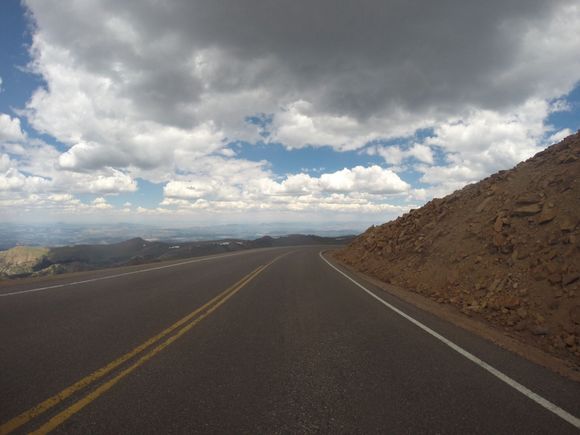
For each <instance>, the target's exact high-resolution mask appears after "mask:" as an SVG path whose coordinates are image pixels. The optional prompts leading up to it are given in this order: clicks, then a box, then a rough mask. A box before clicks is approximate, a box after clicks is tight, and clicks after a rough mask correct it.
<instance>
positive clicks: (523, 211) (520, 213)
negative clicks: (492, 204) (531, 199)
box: [512, 204, 542, 217]
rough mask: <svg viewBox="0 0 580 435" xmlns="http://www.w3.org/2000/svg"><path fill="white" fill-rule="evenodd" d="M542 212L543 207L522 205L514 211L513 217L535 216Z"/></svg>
mask: <svg viewBox="0 0 580 435" xmlns="http://www.w3.org/2000/svg"><path fill="white" fill-rule="evenodd" d="M541 211H542V206H541V205H540V204H528V205H521V206H519V207H516V208H514V209H513V211H512V216H515V217H525V216H533V215H535V214H538V213H539V212H541Z"/></svg>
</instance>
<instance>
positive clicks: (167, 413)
mask: <svg viewBox="0 0 580 435" xmlns="http://www.w3.org/2000/svg"><path fill="white" fill-rule="evenodd" d="M322 249H325V248H322V247H318V248H317V247H307V248H280V249H267V250H255V251H247V252H243V253H240V254H234V255H224V256H216V257H211V258H202V259H195V260H190V261H186V262H181V263H179V262H174V263H170V264H154V265H145V266H139V267H132V268H125V269H111V270H105V271H99V272H92V273H88V274H87V273H85V274H80V275H79V274H74V275H66V276H60V277H56V278H54V277H53V278H50V279H36V280H22V281H19V282H17V283H10V284H3V285H0V424H1V426H0V433H46V432H50V431H54V433H76V434H92V433H95V434H97V433H98V434H124V433H138V434H148V433H155V434H158V433H225V434H234V433H252V434H254V433H267V434H277V433H284V434H285V433H288V434H299V433H332V434H334V433H361V434H373V433H389V434H390V433H393V434H401V433H411V434H415V433H450V434H451V433H457V434H471V433H483V434H503V433H506V434H515V433H521V434H533V433H539V434H547V433H550V434H556V433H579V432H580V429H579V426H578V425H579V423H578V419H577V417H578V416H579V415H580V387H579V385H578V384H577V383H574V382H573V381H569V380H566V379H564V378H562V377H560V376H558V375H556V374H554V373H552V372H550V371H548V370H546V369H543V368H541V367H539V366H536V365H534V364H532V363H530V362H528V361H526V360H523V359H521V358H519V357H517V356H516V355H514V354H511V353H509V352H507V351H504V350H502V349H500V348H498V347H497V346H495V345H493V344H491V343H489V342H487V341H485V340H483V339H480V338H478V337H476V336H474V335H473V334H471V333H468V332H466V331H464V330H462V329H460V328H457V327H455V326H453V325H451V324H449V323H447V322H445V321H443V320H440V319H438V318H436V317H434V316H432V315H430V314H428V313H425V312H423V311H421V310H419V309H417V308H415V307H413V306H410V305H408V304H406V303H404V302H402V301H400V300H398V299H397V298H395V297H393V296H390V295H389V294H387V293H385V292H383V291H381V290H378V289H376V288H374V287H373V286H372V285H370V284H368V283H365V282H363V281H360V280H359V279H357V281H358V282H359V283H360V284H362V285H363V286H364V287H365V288H366V289H367V290H368V291H369V292H370V293H368V292H367V291H365V290H364V289H363V288H361V287H360V286H359V285H357V284H356V283H354V282H353V281H351V280H349V279H348V278H347V277H345V276H344V275H343V274H341V273H340V272H339V271H337V270H335V269H334V268H333V267H332V266H331V265H329V264H328V263H327V262H326V261H325V260H324V259H323V258H322V257H321V256H320V255H319V253H320V251H321V250H322ZM372 294H376V295H377V296H378V297H380V298H381V299H382V301H381V300H378V299H376V298H375V297H373V296H372ZM386 304H391V306H387V305H386ZM393 308H395V309H398V310H401V312H396V311H394V310H393ZM401 314H403V315H405V316H408V317H404V316H403V315H401ZM454 346H455V347H454ZM486 364H487V365H486ZM575 416H576V417H575Z"/></svg>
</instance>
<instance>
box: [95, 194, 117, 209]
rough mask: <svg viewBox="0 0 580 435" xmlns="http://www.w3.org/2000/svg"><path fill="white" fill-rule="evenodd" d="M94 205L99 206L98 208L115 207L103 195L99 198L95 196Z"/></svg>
mask: <svg viewBox="0 0 580 435" xmlns="http://www.w3.org/2000/svg"><path fill="white" fill-rule="evenodd" d="M92 205H93V207H95V208H98V209H103V210H106V209H109V208H113V206H112V205H111V204H109V203H108V202H107V200H106V199H105V198H103V197H102V196H99V197H98V198H95V199H94V200H93V202H92Z"/></svg>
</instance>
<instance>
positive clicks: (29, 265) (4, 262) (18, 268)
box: [0, 246, 49, 277]
mask: <svg viewBox="0 0 580 435" xmlns="http://www.w3.org/2000/svg"><path fill="white" fill-rule="evenodd" d="M48 252H49V249H48V248H36V247H29V246H15V247H14V248H11V249H9V250H7V251H0V277H2V276H19V275H30V274H31V273H34V272H35V271H37V270H39V269H40V268H42V265H43V263H44V261H45V259H46V256H47V255H48Z"/></svg>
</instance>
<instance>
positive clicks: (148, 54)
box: [27, 0, 580, 166]
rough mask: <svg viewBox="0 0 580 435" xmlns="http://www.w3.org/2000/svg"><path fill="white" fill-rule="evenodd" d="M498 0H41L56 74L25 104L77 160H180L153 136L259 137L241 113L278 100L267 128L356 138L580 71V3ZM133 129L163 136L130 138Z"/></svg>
mask: <svg viewBox="0 0 580 435" xmlns="http://www.w3.org/2000/svg"><path fill="white" fill-rule="evenodd" d="M496 3H497V4H490V3H489V2H486V3H485V4H474V3H466V2H463V1H460V0H447V1H445V2H438V3H437V5H435V4H433V5H430V4H428V3H426V2H423V1H421V2H420V1H408V2H404V3H400V2H390V1H386V2H383V1H370V0H369V1H365V2H363V4H358V3H356V4H355V3H352V4H350V3H345V4H341V5H339V6H337V5H336V4H335V2H331V1H322V2H317V3H316V4H315V5H313V4H312V3H311V2H300V1H299V2H282V3H280V2H278V3H277V4H276V6H275V7H274V6H273V5H268V4H264V2H261V1H257V0H256V1H248V2H245V3H244V6H243V7H239V8H237V7H236V8H232V7H231V4H229V3H227V2H222V1H217V2H190V1H175V2H171V3H170V4H168V5H164V7H163V8H160V7H159V5H158V4H157V3H141V2H139V3H134V2H118V3H115V4H110V2H105V1H91V2H88V1H87V2H84V3H83V7H78V8H69V7H64V6H65V5H63V7H55V6H54V4H53V3H52V4H50V5H49V4H47V3H46V2H43V1H39V0H29V1H28V2H27V4H28V5H29V7H30V9H31V11H32V13H33V16H34V19H35V20H36V23H37V26H38V27H37V32H36V33H35V35H34V53H35V66H36V70H37V71H38V72H39V73H41V74H42V75H43V76H44V78H45V79H46V80H47V81H48V83H49V88H48V90H43V91H39V92H37V93H36V94H35V96H34V98H33V99H32V100H31V102H30V103H29V106H28V108H29V116H30V119H31V120H32V122H33V124H34V125H35V126H36V127H38V128H39V129H42V130H46V131H48V132H49V133H51V134H54V135H55V136H57V137H58V138H59V139H61V140H63V141H65V142H66V143H69V144H70V145H71V146H73V148H74V147H76V150H75V151H73V154H74V153H78V154H79V156H80V155H81V154H82V155H83V156H84V157H85V160H82V159H80V157H79V159H77V160H74V162H75V163H76V164H78V165H80V166H86V165H91V164H94V165H98V164H105V163H109V164H111V162H101V160H102V157H99V153H92V154H91V153H90V152H89V151H88V149H89V148H91V147H92V149H94V148H95V147H96V148H99V149H101V151H103V153H102V154H105V152H104V151H109V153H108V154H111V153H110V151H113V150H115V151H116V153H112V155H116V159H117V160H116V161H117V163H118V164H119V165H128V164H129V163H130V162H129V161H128V160H131V156H132V160H133V163H135V164H136V165H137V166H139V165H148V164H149V165H150V164H153V162H154V161H155V162H159V163H158V164H162V163H163V162H165V161H166V160H167V159H169V160H170V159H171V158H170V157H167V158H166V159H163V158H162V157H163V156H161V155H159V154H156V153H155V149H158V148H164V149H165V151H167V152H166V153H164V155H166V154H168V155H169V156H172V154H173V153H172V152H171V150H173V149H176V148H181V147H182V146H183V144H182V142H181V138H180V136H185V137H186V138H187V137H188V136H190V135H194V136H195V135H197V134H199V132H197V130H196V129H199V128H200V126H205V127H204V129H203V132H204V133H203V134H202V136H203V135H209V137H204V139H203V141H204V143H205V146H207V147H208V148H210V149H217V148H219V147H220V140H221V139H223V138H226V137H227V138H244V139H252V138H253V139H254V140H256V139H258V136H257V129H256V128H255V126H248V125H246V124H245V123H244V119H245V117H246V116H247V115H248V114H253V113H272V114H273V122H272V125H271V130H272V131H271V133H272V136H271V138H272V140H276V141H280V142H282V143H284V144H285V145H287V146H288V147H289V148H298V147H303V146H305V145H314V146H321V145H329V146H332V147H334V148H336V149H339V150H346V149H356V148H360V147H362V146H364V145H365V144H366V143H367V142H368V141H370V140H373V139H375V138H389V137H396V136H397V135H402V134H403V135H404V134H412V132H413V131H414V130H415V129H416V128H418V127H425V126H432V125H433V124H434V122H437V121H442V120H445V119H447V118H449V117H451V116H457V115H459V114H464V113H466V111H469V110H470V109H471V108H473V107H477V108H480V109H483V110H504V109H506V108H510V107H514V106H516V105H520V104H524V103H525V102H526V101H527V100H528V99H529V98H530V96H534V97H536V98H554V97H557V96H560V95H563V94H565V93H566V92H568V91H569V90H570V89H571V88H572V87H573V86H574V84H575V83H576V82H577V80H578V79H579V77H578V71H579V69H580V60H578V59H577V57H578V56H576V54H577V53H578V52H579V51H580V36H579V35H578V32H576V31H575V29H576V28H578V25H579V24H580V8H579V7H578V5H577V4H576V2H574V1H572V0H556V1H552V2H542V1H539V0H538V1H523V0H511V1H508V2H507V3H506V2H505V1H501V2H500V1H497V2H496ZM65 22H66V23H67V24H66V25H63V23H65ZM409 23H412V25H409ZM96 34H99V35H100V37H99V38H95V37H94V35H96ZM458 35H461V37H458ZM538 41H541V47H538ZM554 65H558V68H553V66H554ZM63 107H64V108H66V110H67V113H68V115H69V116H67V117H62V116H61V113H60V112H61V110H62V108H63ZM208 123H211V126H210V127H208V125H210V124H208ZM144 127H145V128H144ZM168 128H173V129H174V130H173V131H170V132H168V131H167V129H168ZM125 131H126V132H128V134H126V135H124V134H123V132H125ZM137 131H144V132H145V133H144V134H146V135H149V138H147V139H146V140H145V142H146V143H147V142H152V143H154V144H155V146H153V147H151V146H149V148H147V145H144V144H141V143H132V142H133V141H132V140H131V137H132V136H133V135H134V134H135V133H136V132H137ZM167 134H169V135H170V136H171V135H175V138H176V139H175V140H172V139H171V138H168V137H167V136H166V135H167ZM188 140H189V139H187V140H186V142H187V141H188ZM194 141H195V140H194ZM88 144H90V145H88ZM136 148H139V149H140V150H141V149H146V150H147V152H145V153H143V154H144V155H145V156H147V155H149V154H151V159H145V160H144V161H140V160H139V156H140V154H139V153H136V152H135V151H136ZM194 148H195V147H194ZM69 163H70V162H69Z"/></svg>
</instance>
